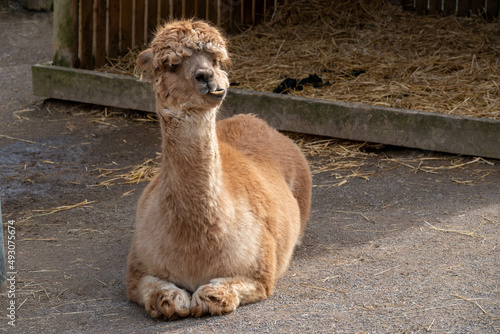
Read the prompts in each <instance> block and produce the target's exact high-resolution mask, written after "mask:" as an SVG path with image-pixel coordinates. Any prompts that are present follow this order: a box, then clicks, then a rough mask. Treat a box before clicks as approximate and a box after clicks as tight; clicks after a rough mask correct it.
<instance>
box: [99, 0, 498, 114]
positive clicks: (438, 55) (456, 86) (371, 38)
mask: <svg viewBox="0 0 500 334" xmlns="http://www.w3.org/2000/svg"><path fill="white" fill-rule="evenodd" d="M229 40H230V53H231V55H232V58H233V63H234V67H233V68H232V69H231V70H230V71H229V73H230V80H231V82H232V83H235V84H237V88H244V89H252V90H257V91H266V92H272V91H273V90H274V89H275V88H276V87H277V86H278V85H279V84H280V83H281V82H282V81H283V80H284V79H286V78H294V79H297V80H300V79H302V78H306V77H308V76H309V75H311V74H316V75H317V76H319V77H320V78H321V79H322V80H323V83H327V82H329V83H330V85H320V86H321V87H319V88H315V87H313V86H312V85H305V86H304V87H303V90H290V89H289V90H288V93H289V94H293V95H299V96H305V97H314V98H321V99H329V100H335V101H343V102H360V103H366V104H371V105H378V106H387V107H395V108H403V109H413V110H422V111H431V112H439V113H447V114H455V115H464V116H474V117H485V118H493V119H500V57H499V56H500V23H499V20H498V19H496V21H494V22H487V21H485V20H484V19H483V18H481V17H479V16H475V17H470V18H457V17H455V16H450V17H445V18H443V17H439V16H422V15H417V14H415V13H411V12H406V11H403V10H402V9H401V8H400V7H398V6H394V5H391V4H389V3H388V2H387V1H382V0H378V1H368V0H357V1H347V0H341V1H323V0H293V1H292V0H289V1H287V2H286V3H285V4H284V5H283V6H281V7H279V9H278V11H277V12H276V13H274V15H273V19H272V20H271V21H270V22H267V23H264V24H261V25H258V26H255V27H252V28H250V29H248V30H247V31H245V32H243V33H241V34H238V35H234V36H229ZM137 53H138V52H137V51H132V52H131V53H130V54H129V55H127V56H126V57H124V58H122V59H120V60H110V65H108V66H106V68H104V69H103V70H107V71H110V70H111V71H114V72H118V73H124V74H132V72H133V65H134V61H135V56H136V55H137Z"/></svg>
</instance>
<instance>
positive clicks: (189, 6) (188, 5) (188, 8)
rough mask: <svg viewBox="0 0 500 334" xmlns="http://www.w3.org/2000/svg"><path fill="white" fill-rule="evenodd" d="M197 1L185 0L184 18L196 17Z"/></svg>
mask: <svg viewBox="0 0 500 334" xmlns="http://www.w3.org/2000/svg"><path fill="white" fill-rule="evenodd" d="M196 2H197V1H196V0H183V8H184V17H186V18H192V17H195V16H196V12H197V8H196V6H197V3H196Z"/></svg>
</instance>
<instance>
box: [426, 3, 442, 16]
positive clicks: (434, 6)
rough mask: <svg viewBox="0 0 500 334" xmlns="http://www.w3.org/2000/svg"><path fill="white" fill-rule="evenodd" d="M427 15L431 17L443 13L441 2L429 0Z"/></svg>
mask: <svg viewBox="0 0 500 334" xmlns="http://www.w3.org/2000/svg"><path fill="white" fill-rule="evenodd" d="M427 5H428V8H427V13H428V14H431V15H436V14H439V13H441V0H428V3H427Z"/></svg>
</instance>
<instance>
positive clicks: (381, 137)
mask: <svg viewBox="0 0 500 334" xmlns="http://www.w3.org/2000/svg"><path fill="white" fill-rule="evenodd" d="M32 77H33V89H34V93H35V94H36V95H39V96H44V97H48V98H57V99H65V100H71V101H77V102H84V103H93V104H100V105H109V106H114V107H119V108H128V109H138V110H145V111H153V110H154V94H153V92H152V89H151V86H150V84H149V83H148V82H139V81H138V80H137V79H136V78H134V77H130V76H124V75H118V74H108V73H101V72H95V71H85V70H77V69H71V68H65V67H58V66H48V65H35V66H34V67H33V75H32ZM222 110H223V111H222V113H221V116H225V117H228V116H231V115H233V114H237V113H254V114H257V115H259V116H260V117H262V118H263V119H265V120H266V121H268V122H269V123H270V124H271V125H272V126H274V127H276V128H278V129H280V130H287V131H295V132H302V133H310V134H315V135H322V136H331V137H338V138H345V139H351V140H358V141H370V142H376V143H382V144H388V145H397V146H406V147H411V148H418V149H424V150H434V151H441V152H448V153H454V154H465V155H473V156H483V157H487V158H495V159H500V120H491V119H484V118H473V117H463V116H454V115H446V114H437V113H430V112H421V111H412V110H403V109H395V108H384V107H378V106H369V105H364V104H358V103H341V102H334V101H326V100H316V99H309V98H301V97H294V96H284V95H279V94H272V93H261V92H253V91H247V90H239V89H231V90H230V91H229V93H228V96H227V98H226V100H225V101H224V104H223V107H222Z"/></svg>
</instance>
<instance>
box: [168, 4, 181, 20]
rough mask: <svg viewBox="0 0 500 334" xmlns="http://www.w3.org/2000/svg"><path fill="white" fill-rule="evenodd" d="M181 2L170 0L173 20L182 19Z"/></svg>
mask: <svg viewBox="0 0 500 334" xmlns="http://www.w3.org/2000/svg"><path fill="white" fill-rule="evenodd" d="M182 2H183V0H170V10H171V11H172V13H171V15H172V17H173V18H174V19H180V18H182Z"/></svg>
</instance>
